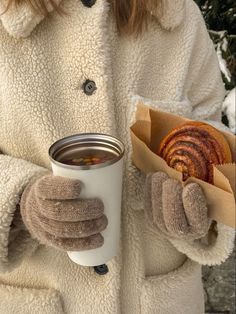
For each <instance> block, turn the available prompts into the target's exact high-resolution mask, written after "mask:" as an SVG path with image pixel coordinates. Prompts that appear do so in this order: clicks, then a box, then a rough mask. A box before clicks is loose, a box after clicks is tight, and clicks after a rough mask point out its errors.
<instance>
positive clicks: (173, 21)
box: [0, 0, 186, 38]
mask: <svg viewBox="0 0 236 314" xmlns="http://www.w3.org/2000/svg"><path fill="white" fill-rule="evenodd" d="M6 1H7V0H5V2H4V1H3V2H2V1H0V13H2V12H4V10H5V7H6ZM61 1H62V0H56V3H57V4H60V2H61ZM103 1H107V0H103ZM185 1H186V0H162V2H161V7H160V8H157V9H156V10H152V11H151V12H150V13H151V14H152V15H153V16H154V17H155V18H157V20H158V22H159V24H160V25H161V26H162V28H163V29H166V30H173V29H174V28H176V27H177V26H179V25H180V24H181V22H182V20H183V18H184V13H185ZM4 3H5V4H4ZM48 9H49V11H50V12H51V11H53V7H52V6H50V5H49V4H48ZM44 18H45V17H44V16H43V15H41V14H39V13H36V12H34V11H33V10H32V9H31V7H30V5H29V4H25V3H24V4H21V5H19V6H17V7H14V6H12V7H10V9H9V10H8V11H7V12H6V13H4V14H3V15H1V16H0V20H1V21H2V24H3V26H4V28H5V29H6V31H7V32H8V33H9V34H10V35H11V36H13V37H15V38H20V37H27V36H29V35H30V34H31V32H32V31H33V30H34V28H35V27H36V26H37V25H38V24H39V23H40V22H41V21H42V20H43V19H44Z"/></svg>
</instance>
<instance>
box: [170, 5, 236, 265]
mask: <svg viewBox="0 0 236 314" xmlns="http://www.w3.org/2000/svg"><path fill="white" fill-rule="evenodd" d="M192 6H194V8H193V10H194V11H195V17H196V20H197V23H198V25H197V27H195V28H196V31H195V33H194V32H193V33H194V34H193V36H195V38H194V43H193V47H192V54H191V56H190V62H191V64H195V66H194V67H190V69H191V68H194V72H191V70H189V72H188V75H187V77H186V82H187V83H186V89H185V94H186V97H187V98H188V100H189V102H190V103H191V104H192V108H193V119H196V120H205V121H206V122H208V123H210V124H212V125H214V126H215V127H216V128H218V129H223V130H227V128H226V127H225V126H224V125H223V124H222V123H221V108H222V102H223V99H224V97H225V89H224V86H223V82H222V78H221V74H220V69H219V63H218V60H217V55H216V53H215V49H214V46H213V43H212V41H211V39H210V37H209V35H208V32H207V29H206V26H205V23H204V20H203V18H202V16H201V13H200V11H199V9H198V8H197V7H196V5H195V4H192ZM196 65H198V67H197V69H198V70H197V71H196ZM228 131H229V129H228ZM225 210H226V211H227V208H225ZM216 228H217V233H216V236H213V237H209V236H208V237H207V238H205V239H200V240H195V241H183V240H170V241H171V242H172V244H173V245H174V246H175V247H176V248H177V249H178V250H179V251H181V252H182V253H184V254H186V255H187V256H188V257H189V258H191V259H192V260H195V261H197V262H198V263H200V264H204V265H217V264H221V263H222V262H224V261H225V260H226V259H227V258H228V257H229V255H230V254H231V252H232V250H233V247H234V235H235V231H234V229H232V228H230V227H227V226H225V225H222V224H220V223H217V226H216Z"/></svg>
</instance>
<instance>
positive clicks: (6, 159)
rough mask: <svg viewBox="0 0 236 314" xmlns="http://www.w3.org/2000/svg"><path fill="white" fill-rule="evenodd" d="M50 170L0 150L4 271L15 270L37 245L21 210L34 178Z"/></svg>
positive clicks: (0, 234) (0, 257) (0, 250)
mask: <svg viewBox="0 0 236 314" xmlns="http://www.w3.org/2000/svg"><path fill="white" fill-rule="evenodd" d="M44 171H46V170H45V169H44V168H41V167H39V166H37V165H35V164H32V163H30V162H28V161H26V160H23V159H18V158H15V157H11V156H8V155H4V154H1V153H0V272H7V271H11V270H12V269H13V268H15V267H17V266H18V265H19V264H20V263H21V261H22V260H23V258H24V257H25V256H29V255H31V254H32V253H33V252H34V250H35V249H36V247H37V242H36V240H34V239H32V238H31V237H30V235H29V233H28V231H27V230H26V229H25V228H24V225H23V222H22V221H21V219H20V214H19V209H18V210H17V207H18V203H19V200H20V196H21V194H22V192H23V190H24V188H25V186H26V185H27V184H28V182H29V181H30V179H31V178H32V177H34V176H36V175H42V172H44Z"/></svg>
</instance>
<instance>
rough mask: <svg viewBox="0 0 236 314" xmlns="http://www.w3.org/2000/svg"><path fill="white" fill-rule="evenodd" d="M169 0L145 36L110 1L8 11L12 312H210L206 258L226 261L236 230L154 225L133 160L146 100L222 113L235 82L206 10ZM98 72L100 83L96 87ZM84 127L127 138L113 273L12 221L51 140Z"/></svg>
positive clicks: (74, 0) (3, 252) (3, 139)
mask: <svg viewBox="0 0 236 314" xmlns="http://www.w3.org/2000/svg"><path fill="white" fill-rule="evenodd" d="M161 1H162V4H163V6H162V7H163V12H162V14H160V11H158V9H157V10H154V11H153V12H150V18H149V28H148V30H147V31H146V32H144V33H143V34H142V35H141V36H139V37H135V36H119V35H118V33H117V29H116V24H115V21H114V16H113V13H112V10H111V8H110V6H109V3H108V2H107V0H97V1H96V2H95V3H94V5H93V6H92V7H91V8H90V7H86V6H85V5H84V4H83V3H85V1H81V0H62V1H61V3H60V5H61V6H62V7H63V9H64V10H65V11H66V12H67V14H66V15H64V16H60V15H58V14H57V13H56V12H55V11H53V10H52V8H51V13H50V14H49V16H48V17H46V18H43V16H41V15H37V14H36V13H33V12H32V11H31V10H30V8H29V6H28V5H22V4H20V5H19V6H18V7H17V8H15V7H12V8H11V9H10V10H9V11H8V12H7V13H6V14H4V15H1V16H0V20H1V22H0V122H1V123H0V151H1V155H0V177H1V180H0V272H1V274H0V283H1V288H0V314H12V313H19V314H25V313H30V314H38V313H42V312H43V313H50V314H51V313H65V314H79V313H80V314H88V313H89V314H97V313H99V314H115V313H122V314H152V313H158V314H173V313H180V314H203V313H204V299H203V289H202V284H201V267H200V265H199V264H209V265H215V264H220V263H221V262H223V261H224V260H225V259H226V258H227V257H228V256H229V254H230V253H231V251H232V248H233V239H234V232H233V230H232V229H230V228H228V227H225V226H222V225H220V224H218V226H217V228H218V236H217V237H216V238H215V240H214V241H212V242H210V243H207V241H205V239H199V240H196V241H193V240H191V241H187V240H183V239H182V240H172V239H167V238H166V237H164V236H163V234H162V233H160V232H158V231H157V230H156V229H153V228H151V227H149V226H148V225H147V224H146V223H145V219H144V210H143V209H144V205H143V204H144V202H143V200H144V181H145V177H144V175H142V174H141V173H140V172H139V171H137V170H136V168H135V167H134V166H133V165H132V163H131V144H130V136H129V127H130V125H131V124H132V122H133V120H134V116H135V110H136V104H137V100H138V99H139V97H143V99H144V101H145V102H146V104H149V105H150V106H152V107H154V108H160V109H163V110H167V111H169V112H172V113H176V114H178V115H182V116H185V117H189V118H194V119H201V120H202V119H205V120H211V119H212V120H214V119H215V120H218V121H219V120H220V107H221V104H222V100H223V98H224V88H223V84H222V81H221V76H220V71H219V67H218V63H217V57H216V55H215V51H214V47H213V44H212V42H211V40H210V38H209V35H208V33H207V30H206V26H205V24H204V21H203V18H202V16H201V13H200V11H199V9H198V8H197V6H196V5H195V3H194V1H193V0H161ZM4 3H5V0H4V1H1V2H0V10H1V11H2V10H4V7H5V5H4ZM87 79H89V80H92V81H94V82H95V84H96V87H97V90H96V92H95V93H93V94H92V95H91V96H87V95H86V94H85V93H84V91H83V83H84V82H85V81H86V80H87ZM81 132H102V133H109V134H113V135H116V136H118V137H119V138H120V139H121V140H122V141H123V142H124V143H125V147H126V155H125V169H124V174H125V175H124V190H123V192H124V193H123V203H122V237H121V244H120V252H119V254H118V256H117V257H116V258H114V259H112V260H111V261H110V262H108V267H109V272H108V273H107V274H106V275H104V276H99V275H98V274H97V273H95V272H94V270H93V268H89V267H88V268H87V267H81V266H78V265H77V264H74V263H73V262H72V261H71V260H70V259H69V258H68V256H67V253H66V252H61V251H59V250H56V249H54V248H51V247H48V246H46V245H42V244H40V245H39V244H38V242H37V241H36V240H35V239H33V238H32V237H30V235H29V233H28V231H27V230H25V229H19V230H18V229H17V226H15V224H14V223H12V221H13V216H14V212H15V210H16V207H17V206H16V205H17V203H18V202H19V199H20V195H21V194H22V192H23V190H24V189H25V187H26V185H27V184H28V182H29V181H30V180H31V179H32V178H33V177H34V176H35V175H41V173H42V172H43V171H47V170H48V169H50V162H49V158H48V148H49V146H50V145H51V144H52V143H53V142H54V141H55V140H58V139H60V138H62V137H64V136H68V135H71V134H76V133H81ZM225 210H227V208H226V209H225ZM17 230H18V236H17ZM13 233H14V237H13V236H12V234H13ZM9 239H11V240H12V239H14V240H12V241H9Z"/></svg>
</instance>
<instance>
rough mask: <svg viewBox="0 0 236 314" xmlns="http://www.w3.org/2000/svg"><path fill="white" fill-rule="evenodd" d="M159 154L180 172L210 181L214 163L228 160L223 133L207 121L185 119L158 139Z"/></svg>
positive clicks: (228, 150)
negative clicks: (180, 124)
mask: <svg viewBox="0 0 236 314" xmlns="http://www.w3.org/2000/svg"><path fill="white" fill-rule="evenodd" d="M159 155H160V157H162V158H163V159H165V160H166V162H167V164H168V165H169V166H170V167H172V168H174V169H176V170H178V171H180V172H182V173H183V180H186V179H187V178H188V177H190V176H193V177H197V178H199V179H201V180H204V181H206V182H209V183H213V165H217V164H223V163H227V162H231V159H232V157H231V152H230V148H229V145H228V143H227V142H226V140H225V138H224V137H223V135H222V134H221V133H220V132H219V131H218V130H216V129H215V128H213V127H211V126H210V125H208V124H205V123H201V122H188V123H186V124H184V125H182V126H180V127H178V128H176V129H174V130H173V131H171V132H170V133H169V134H168V135H167V136H166V137H165V138H164V139H163V140H162V142H161V144H160V149H159Z"/></svg>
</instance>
